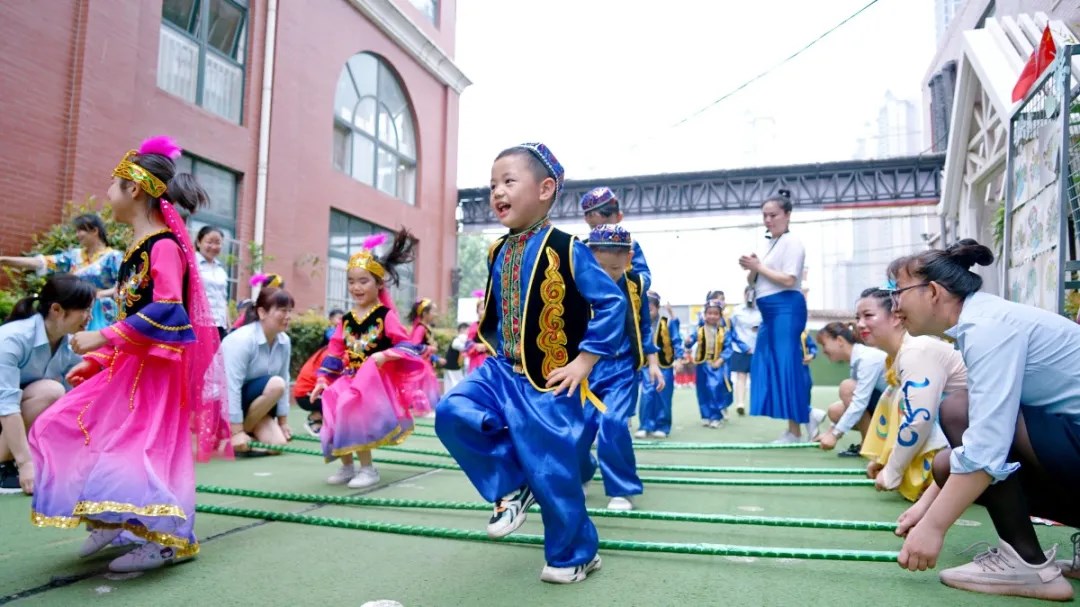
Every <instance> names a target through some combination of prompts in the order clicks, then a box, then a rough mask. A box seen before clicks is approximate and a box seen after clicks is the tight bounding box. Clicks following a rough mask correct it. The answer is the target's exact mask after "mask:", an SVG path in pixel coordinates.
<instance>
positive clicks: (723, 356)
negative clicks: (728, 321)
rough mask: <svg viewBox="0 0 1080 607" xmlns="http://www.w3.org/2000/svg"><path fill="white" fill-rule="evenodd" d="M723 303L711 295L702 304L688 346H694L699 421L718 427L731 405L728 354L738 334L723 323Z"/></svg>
mask: <svg viewBox="0 0 1080 607" xmlns="http://www.w3.org/2000/svg"><path fill="white" fill-rule="evenodd" d="M723 310H724V304H723V302H721V301H720V300H717V299H714V300H712V301H709V302H708V303H706V304H705V311H704V312H703V315H704V324H702V325H701V326H700V327H698V330H697V332H696V333H695V334H694V335H691V336H690V343H689V344H688V346H687V347H688V348H693V353H694V364H695V365H696V366H697V399H698V410H699V411H700V412H701V425H703V426H705V427H707V428H719V427H720V423H721V422H722V421H724V409H727V408H728V407H729V406H730V405H731V401H732V396H731V381H730V380H729V379H728V369H727V361H728V360H729V359H730V358H731V351H732V350H731V344H732V340H738V339H739V338H738V337H736V336H735V335H734V332H733V331H728V330H726V329H725V328H724V326H723V324H722V319H723V317H724V313H723Z"/></svg>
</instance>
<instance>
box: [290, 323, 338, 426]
mask: <svg viewBox="0 0 1080 607" xmlns="http://www.w3.org/2000/svg"><path fill="white" fill-rule="evenodd" d="M344 316H345V315H344V313H342V318H344ZM340 323H341V320H340V319H338V324H340ZM333 329H334V330H335V331H337V327H333ZM328 349H329V345H326V346H323V347H321V348H319V349H318V350H316V351H315V353H314V354H312V355H311V356H310V357H309V358H308V359H307V360H306V361H304V366H302V367H300V373H299V374H297V376H296V382H294V383H293V388H292V396H293V400H295V401H296V406H298V407H300V409H302V410H304V411H307V412H308V416H307V421H305V422H304V430H306V431H307V433H308V434H310V435H311V436H314V437H315V438H318V437H319V433H320V432H321V431H322V424H323V417H322V399H321V398H319V399H318V400H311V391H312V390H314V389H315V382H317V381H318V379H319V369H320V368H322V363H323V359H324V358H326V352H327V350H328Z"/></svg>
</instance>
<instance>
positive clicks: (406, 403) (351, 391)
mask: <svg viewBox="0 0 1080 607" xmlns="http://www.w3.org/2000/svg"><path fill="white" fill-rule="evenodd" d="M387 354H388V356H390V357H392V358H390V359H389V360H387V361H386V362H385V363H383V366H382V367H379V366H378V365H376V364H375V361H374V360H372V359H370V358H369V359H368V360H367V361H365V362H364V364H363V365H361V366H360V368H359V369H357V371H356V373H355V374H353V375H343V376H341V377H339V378H338V379H337V380H336V381H335V382H334V383H333V384H331V385H330V387H329V388H327V389H326V391H325V392H323V396H322V403H323V427H322V430H321V431H320V432H319V436H320V438H321V439H322V448H323V455H324V456H325V457H326V461H328V462H330V461H333V460H335V459H337V458H338V457H341V456H342V455H347V454H350V453H357V452H360V451H370V450H371V449H375V448H377V447H383V446H386V445H397V444H400V443H401V442H403V441H404V440H405V438H406V437H408V436H409V434H411V433H412V431H413V416H412V412H414V411H416V412H423V411H431V410H432V407H433V406H434V404H435V403H437V402H438V399H439V383H438V380H437V379H436V378H435V375H434V373H433V372H432V370H431V365H430V364H429V363H428V362H427V361H425V360H423V359H422V358H420V357H419V356H416V355H415V354H412V353H410V352H405V351H402V350H401V349H398V348H395V349H394V350H392V351H388V352H387Z"/></svg>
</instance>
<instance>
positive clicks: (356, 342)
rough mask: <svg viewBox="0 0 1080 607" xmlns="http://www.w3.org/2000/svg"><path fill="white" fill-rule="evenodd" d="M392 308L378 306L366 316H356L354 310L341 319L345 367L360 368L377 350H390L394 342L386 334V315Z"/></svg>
mask: <svg viewBox="0 0 1080 607" xmlns="http://www.w3.org/2000/svg"><path fill="white" fill-rule="evenodd" d="M389 312H390V309H389V308H387V307H385V306H381V305H380V306H376V307H375V308H373V309H372V310H371V311H370V312H368V314H367V316H365V317H364V318H356V315H355V314H353V311H352V310H349V313H348V314H346V315H345V318H343V319H342V320H341V322H342V324H343V325H344V326H343V327H342V329H343V330H342V336H343V337H344V339H345V359H346V360H344V361H342V362H344V363H345V368H347V369H351V370H353V371H355V370H357V369H359V368H360V365H362V364H364V361H365V360H367V358H368V357H369V356H371V355H372V354H375V353H376V352H381V351H383V350H389V349H390V348H391V347H393V345H394V344H393V343H392V342H391V341H390V338H389V337H387V335H386V315H387V314H388V313H389Z"/></svg>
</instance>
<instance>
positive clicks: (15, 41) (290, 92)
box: [0, 0, 470, 309]
mask: <svg viewBox="0 0 1080 607" xmlns="http://www.w3.org/2000/svg"><path fill="white" fill-rule="evenodd" d="M454 11H455V0H320V1H319V2H292V1H291V0H290V1H283V0H94V1H93V2H90V1H89V0H12V1H5V2H4V9H3V13H4V18H3V19H0V50H2V52H0V89H2V90H3V94H2V96H0V165H2V166H3V167H4V168H3V170H2V171H0V191H3V192H5V193H6V194H7V196H8V201H7V204H6V205H4V206H5V208H4V211H3V216H4V220H3V225H4V227H3V229H2V230H0V251H3V253H4V254H14V253H16V252H18V251H20V250H23V249H24V248H25V247H26V246H27V245H28V243H29V235H30V234H32V233H34V232H39V231H41V230H44V229H46V228H47V227H48V226H49V225H50V224H52V223H55V222H56V221H57V220H58V219H59V217H60V212H61V208H62V205H63V203H64V202H66V201H68V200H76V201H82V200H84V199H85V197H86V196H88V195H91V194H93V195H98V196H99V197H101V198H103V196H104V192H105V190H106V189H107V187H108V182H109V179H110V177H109V176H110V173H111V170H112V167H113V166H114V165H115V163H116V162H117V160H119V158H120V157H121V156H122V155H123V153H124V152H125V151H126V150H128V149H129V148H131V147H135V146H136V145H137V144H138V142H139V141H140V140H141V139H142V138H144V137H147V136H150V135H156V134H169V135H172V136H173V137H175V138H176V139H177V140H178V141H179V142H180V144H181V146H182V147H183V148H184V149H185V156H184V158H183V159H182V163H183V167H184V168H185V169H188V170H191V171H192V172H194V174H195V175H196V177H197V178H198V179H199V181H200V182H201V183H202V184H203V185H204V187H206V188H207V190H208V191H209V192H210V194H211V198H212V204H211V208H210V209H208V210H206V211H203V212H201V213H200V214H199V215H197V216H196V217H195V218H193V219H192V221H191V226H192V228H193V229H194V228H196V227H198V226H199V225H202V224H204V223H211V224H214V225H217V226H218V227H220V228H222V229H223V230H224V231H225V232H226V233H227V235H229V236H232V237H234V238H236V239H237V240H238V241H239V242H238V243H237V245H236V246H237V248H238V249H240V250H242V251H245V252H244V253H242V257H246V250H247V247H246V245H247V243H249V242H254V243H262V244H263V246H264V251H265V253H266V254H267V255H270V256H273V258H274V259H273V260H272V261H269V262H268V263H267V264H266V267H265V270H266V271H271V272H276V273H279V274H281V275H282V276H283V277H284V278H285V280H286V283H287V286H288V287H289V290H290V291H291V292H292V293H293V294H294V295H295V296H296V299H297V304H298V307H299V308H301V309H304V308H308V307H317V308H325V307H327V306H328V305H330V306H335V305H343V304H346V303H347V302H346V298H347V296H346V295H345V284H344V283H345V281H344V267H345V260H347V258H348V256H349V255H350V254H351V253H352V252H354V251H355V250H356V247H357V246H359V242H360V240H362V239H363V237H364V236H366V235H368V234H371V233H373V232H375V231H378V230H383V229H387V228H389V229H396V228H397V227H398V226H401V225H404V226H407V227H409V228H410V229H411V230H412V231H413V232H414V233H415V234H416V236H417V238H418V239H419V249H418V257H417V260H416V262H415V263H414V264H413V267H411V268H405V269H404V271H403V272H402V278H403V281H402V286H401V288H400V289H399V291H398V293H397V298H398V299H399V301H407V300H409V299H411V298H413V297H416V296H417V295H418V294H420V295H423V296H426V297H432V298H435V299H436V300H438V301H445V299H446V298H447V297H448V296H449V294H450V282H451V280H450V276H451V273H450V270H451V268H452V267H453V265H454V264H453V260H454V258H455V253H456V237H455V225H456V224H455V207H456V192H457V188H456V185H455V175H456V173H457V166H456V163H457V159H456V152H457V128H458V117H457V116H458V96H459V94H460V93H461V91H462V90H463V89H464V88H465V87H466V86H468V85H469V84H470V83H469V81H468V79H467V78H466V77H465V75H464V74H463V73H462V72H461V71H460V70H459V69H458V68H457V67H456V66H455V65H454V62H453V48H454ZM268 59H269V61H268ZM243 266H244V264H240V266H239V267H238V268H237V270H236V272H235V273H236V274H237V275H238V276H237V278H238V279H239V280H240V283H239V284H240V288H239V293H238V295H239V296H240V297H244V296H246V295H247V294H248V289H247V287H246V282H245V280H246V276H242V274H244V271H243V269H242V268H243Z"/></svg>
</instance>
